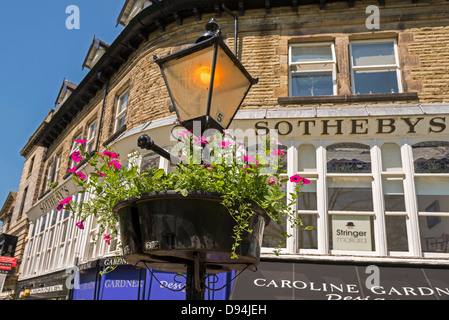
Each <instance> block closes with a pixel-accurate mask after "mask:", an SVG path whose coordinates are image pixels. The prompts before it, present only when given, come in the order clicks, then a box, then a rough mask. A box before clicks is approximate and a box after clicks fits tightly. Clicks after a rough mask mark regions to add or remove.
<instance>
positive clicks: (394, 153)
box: [381, 143, 402, 171]
mask: <svg viewBox="0 0 449 320" xmlns="http://www.w3.org/2000/svg"><path fill="white" fill-rule="evenodd" d="M381 150H382V171H402V160H401V149H400V147H399V146H398V145H397V144H395V143H384V144H383V145H382V147H381Z"/></svg>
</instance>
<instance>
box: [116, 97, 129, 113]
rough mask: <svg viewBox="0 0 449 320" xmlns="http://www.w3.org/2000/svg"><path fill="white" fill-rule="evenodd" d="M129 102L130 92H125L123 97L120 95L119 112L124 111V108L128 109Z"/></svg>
mask: <svg viewBox="0 0 449 320" xmlns="http://www.w3.org/2000/svg"><path fill="white" fill-rule="evenodd" d="M127 103H128V93H127V94H125V95H124V96H123V97H120V101H119V106H118V110H117V114H119V113H120V112H122V111H123V110H125V109H126V105H127Z"/></svg>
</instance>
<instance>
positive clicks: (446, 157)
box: [412, 141, 449, 173]
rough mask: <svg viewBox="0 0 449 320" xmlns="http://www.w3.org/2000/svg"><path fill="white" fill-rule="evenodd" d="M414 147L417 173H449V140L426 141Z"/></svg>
mask: <svg viewBox="0 0 449 320" xmlns="http://www.w3.org/2000/svg"><path fill="white" fill-rule="evenodd" d="M412 148H413V161H414V166H415V172H416V173H449V142H446V141H426V142H421V143H417V144H415V145H413V146H412Z"/></svg>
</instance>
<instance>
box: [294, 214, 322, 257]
mask: <svg viewBox="0 0 449 320" xmlns="http://www.w3.org/2000/svg"><path fill="white" fill-rule="evenodd" d="M299 217H300V218H301V219H302V221H303V224H304V226H306V227H309V226H312V227H313V230H299V232H298V244H299V248H301V249H318V240H317V216H316V215H314V214H300V215H299Z"/></svg>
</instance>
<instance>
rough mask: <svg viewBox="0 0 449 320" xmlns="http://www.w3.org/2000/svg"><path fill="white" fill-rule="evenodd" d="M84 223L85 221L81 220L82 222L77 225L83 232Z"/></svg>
mask: <svg viewBox="0 0 449 320" xmlns="http://www.w3.org/2000/svg"><path fill="white" fill-rule="evenodd" d="M83 222H84V220H81V221H79V222H77V223H76V226H77V227H78V228H80V229H81V230H83V229H84V224H83Z"/></svg>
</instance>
